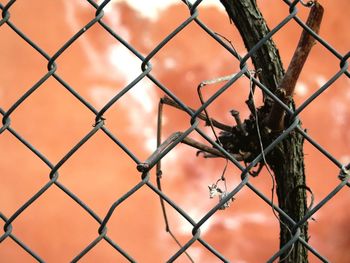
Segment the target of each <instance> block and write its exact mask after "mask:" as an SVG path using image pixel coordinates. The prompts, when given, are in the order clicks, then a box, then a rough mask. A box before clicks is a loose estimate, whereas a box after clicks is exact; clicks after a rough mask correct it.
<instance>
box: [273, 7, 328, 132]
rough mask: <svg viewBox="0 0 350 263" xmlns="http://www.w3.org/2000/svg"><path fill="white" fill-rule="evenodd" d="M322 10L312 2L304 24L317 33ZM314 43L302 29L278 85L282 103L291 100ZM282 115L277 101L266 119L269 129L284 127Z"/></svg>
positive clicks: (282, 112)
mask: <svg viewBox="0 0 350 263" xmlns="http://www.w3.org/2000/svg"><path fill="white" fill-rule="evenodd" d="M323 11H324V10H323V7H322V6H321V5H320V4H319V3H318V2H314V4H313V6H312V7H311V11H310V14H309V17H308V19H307V22H306V25H307V26H308V27H309V28H310V29H312V30H313V31H314V32H315V33H318V32H319V30H320V25H321V21H322V17H323ZM315 44H316V41H315V39H314V38H313V37H312V36H311V34H310V33H308V32H307V31H306V30H305V29H304V30H303V32H302V34H301V37H300V40H299V43H298V46H297V48H296V50H295V52H294V55H293V57H292V60H291V62H290V64H289V67H288V69H287V72H286V74H285V75H284V77H283V79H282V81H281V83H280V84H279V87H278V93H279V95H280V99H281V100H282V101H283V102H284V103H286V104H289V102H290V101H291V98H292V97H293V94H294V90H295V86H296V83H297V80H298V78H299V75H300V73H301V71H302V69H303V67H304V64H305V61H306V59H307V57H308V56H309V54H310V51H311V49H312V47H313V46H314V45H315ZM284 115H285V111H284V110H283V108H282V107H281V106H280V105H279V104H278V103H274V104H273V107H272V110H271V113H270V116H269V120H268V125H269V127H270V128H271V130H273V131H280V130H283V129H284Z"/></svg>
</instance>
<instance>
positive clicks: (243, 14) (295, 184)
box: [220, 0, 308, 263]
mask: <svg viewBox="0 0 350 263" xmlns="http://www.w3.org/2000/svg"><path fill="white" fill-rule="evenodd" d="M220 2H221V3H222V4H223V5H224V6H225V8H226V11H227V13H228V15H229V17H230V19H231V20H232V21H233V22H234V24H235V26H236V27H237V29H238V30H239V32H240V34H241V37H242V39H243V41H244V44H245V46H246V48H247V50H248V51H249V50H251V49H252V48H253V47H254V46H255V45H256V44H257V43H258V42H259V40H261V39H262V38H263V37H264V36H265V35H266V34H268V33H269V31H270V30H269V28H268V26H267V24H266V22H265V20H264V18H263V16H262V14H261V12H260V11H259V9H258V7H257V5H256V1H255V0H220ZM252 61H253V64H254V67H255V69H261V70H262V72H261V74H260V75H259V79H260V81H261V83H262V84H264V85H265V86H266V87H267V88H268V89H269V90H270V91H272V92H273V93H275V94H277V92H276V91H277V90H278V88H279V85H280V83H281V82H282V80H283V77H284V74H285V72H284V69H283V66H282V62H281V58H280V55H279V52H278V50H277V48H276V45H275V44H274V42H273V40H272V39H269V40H268V41H266V42H265V44H264V45H263V46H262V47H261V48H259V49H258V50H257V51H256V52H255V53H254V55H253V56H252ZM295 81H296V80H295ZM290 100H291V101H290V107H291V108H293V109H294V102H293V99H292V98H290ZM272 104H273V102H271V100H265V104H264V106H263V107H262V108H260V109H259V114H260V118H259V119H260V120H263V119H265V124H264V123H263V122H260V124H259V125H260V126H261V127H260V128H261V130H263V129H264V128H266V123H267V122H266V120H267V119H268V118H269V115H270V113H271V109H272ZM281 110H282V109H281ZM251 118H252V117H251ZM283 120H284V119H283ZM249 121H250V120H245V125H246V126H247V127H248V128H249V127H250V126H251V125H250V126H249ZM284 128H285V127H284ZM250 132H253V130H252V129H251V130H250ZM255 132H256V131H255ZM278 135H279V133H278V132H276V133H274V132H273V133H269V134H264V135H263V143H264V146H267V145H268V144H269V143H270V142H272V141H273V140H274V139H275V138H276V137H277V136H278ZM228 137H229V136H228V135H227V134H226V135H225V136H223V137H222V138H220V140H221V141H223V145H224V147H225V143H226V145H228V146H227V147H225V148H228V150H229V151H230V152H235V150H234V149H233V148H234V147H235V146H237V145H236V144H235V143H232V136H231V137H230V138H228ZM248 137H250V136H248ZM237 141H238V140H237ZM229 144H230V145H229ZM242 147H243V146H242ZM245 150H247V151H248V150H249V149H245ZM266 159H267V162H268V165H269V166H270V167H271V169H272V170H273V172H274V176H275V180H276V185H277V189H276V191H277V197H278V204H279V207H280V208H281V209H282V210H283V211H285V212H286V213H287V214H288V215H289V216H290V217H291V218H292V219H293V220H294V221H295V222H298V221H299V220H300V219H301V218H302V217H303V216H304V214H305V213H306V211H307V195H306V183H305V169H304V153H303V136H302V135H300V134H299V133H298V132H295V131H293V132H291V133H290V134H289V136H287V137H286V138H285V139H284V140H283V141H282V142H280V143H279V144H278V145H277V147H275V149H274V150H273V151H272V152H270V153H269V154H268V155H267V156H266ZM280 220H281V221H282V222H283V223H280V247H281V248H282V247H283V246H284V245H285V244H286V243H287V242H288V241H289V240H290V239H291V233H290V232H289V230H288V228H289V229H292V228H293V226H292V225H291V224H289V223H288V221H287V220H285V218H283V216H280ZM286 226H288V228H286ZM300 230H301V238H303V239H304V240H305V241H307V240H308V224H307V222H306V223H305V224H304V225H302V226H301V227H300ZM282 259H283V262H286V263H287V262H288V263H302V262H303V263H304V262H308V253H307V249H306V248H305V247H304V246H303V245H302V244H301V243H300V242H296V243H295V244H294V246H293V249H292V250H291V251H290V250H288V251H287V252H285V253H284V254H283V255H281V256H280V260H282Z"/></svg>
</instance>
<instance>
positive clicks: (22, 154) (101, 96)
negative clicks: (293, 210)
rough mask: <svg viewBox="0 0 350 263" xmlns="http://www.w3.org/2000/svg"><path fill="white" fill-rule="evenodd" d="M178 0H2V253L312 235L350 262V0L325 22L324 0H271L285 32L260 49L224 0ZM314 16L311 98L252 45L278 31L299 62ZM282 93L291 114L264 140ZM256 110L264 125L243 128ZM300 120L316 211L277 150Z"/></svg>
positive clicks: (150, 251) (105, 255)
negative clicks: (297, 51) (280, 76)
mask: <svg viewBox="0 0 350 263" xmlns="http://www.w3.org/2000/svg"><path fill="white" fill-rule="evenodd" d="M136 2H137V3H136ZM149 2H151V3H149ZM154 2H156V1H154ZM165 2H166V1H165ZM165 2H164V3H161V4H160V5H158V6H156V7H154V5H153V4H154V3H153V2H152V1H147V4H144V3H141V2H139V1H107V0H106V1H96V2H95V1H92V0H86V1H83V0H81V1H78V0H76V1H69V2H68V1H49V2H47V1H45V2H43V1H16V0H12V1H2V3H0V7H1V10H2V20H1V21H0V35H1V36H2V40H3V41H2V42H1V44H0V56H1V62H0V67H1V72H2V74H1V76H0V80H1V81H0V83H1V84H0V113H1V115H2V126H1V127H0V147H1V156H0V172H1V174H0V178H1V184H0V189H1V191H0V217H1V223H2V225H3V232H2V233H0V243H1V245H0V259H1V261H3V262H24V261H26V262H27V261H28V262H29V261H30V260H32V261H38V262H56V261H57V262H65V261H72V262H77V261H80V260H82V261H83V262H96V261H102V262H109V261H111V260H112V261H116V262H119V261H120V262H122V261H123V262H124V261H126V262H127V261H129V262H163V261H167V262H173V261H177V262H220V261H224V262H231V261H233V262H262V261H269V262H272V261H274V260H276V259H278V257H279V256H282V255H287V256H288V255H289V254H290V253H292V251H293V249H295V247H296V246H297V244H301V245H302V246H303V247H304V249H306V250H307V251H308V254H309V255H310V260H311V261H312V262H319V261H321V262H328V261H332V262H348V261H349V260H350V254H349V252H347V251H348V249H347V247H348V245H349V242H350V241H349V238H348V237H347V236H348V235H347V234H346V233H347V232H349V230H350V229H349V227H348V224H347V223H346V222H347V220H348V218H349V216H350V214H349V212H348V209H347V204H348V201H349V195H348V193H349V192H348V187H349V186H350V184H349V182H348V180H349V168H350V167H349V166H350V165H349V164H348V163H349V160H350V154H349V152H348V150H347V149H349V145H350V137H349V135H348V132H347V130H348V128H349V125H350V122H349V117H348V116H349V108H348V104H349V100H350V95H349V94H350V93H349V91H348V89H347V87H348V86H349V83H350V82H349V76H350V75H349V72H348V71H347V69H348V63H347V60H348V57H349V53H346V52H348V51H346V48H347V45H348V43H349V42H348V40H349V34H348V31H347V23H346V20H347V16H346V11H345V10H346V7H349V5H348V4H347V3H345V1H334V2H333V1H332V2H330V3H322V4H324V5H325V10H326V15H325V17H326V18H329V20H328V21H325V22H324V23H325V25H324V26H323V25H322V26H321V33H320V34H317V33H315V32H314V31H310V29H308V28H307V27H306V16H307V15H306V14H307V13H308V12H309V7H310V5H315V3H314V2H313V1H311V2H308V3H304V2H303V1H298V0H296V1H293V2H291V1H287V0H285V1H278V2H276V1H268V0H266V1H262V2H260V3H258V4H259V5H260V8H261V9H262V11H263V13H266V17H265V18H266V20H267V22H268V23H271V28H270V31H269V32H270V33H268V34H267V35H265V36H264V37H263V38H262V39H261V40H260V41H259V42H258V43H256V45H254V46H253V47H251V48H248V51H247V50H246V49H245V47H244V45H243V43H242V41H241V40H240V34H239V32H238V31H240V29H238V30H237V28H235V29H234V27H233V26H230V24H229V23H228V20H227V14H226V12H225V9H224V8H223V6H222V5H221V3H220V2H223V1H219V0H218V1H205V0H204V1H180V0H179V1H169V3H170V2H171V3H170V4H169V3H168V2H167V3H165ZM247 2H248V1H247ZM253 2H254V1H253ZM152 7H153V9H152ZM299 9H300V10H299ZM271 10H273V12H272V11H271ZM327 12H329V13H327ZM39 14H41V15H39ZM299 16H300V17H299ZM303 30H304V32H307V33H305V34H309V35H313V37H314V38H315V39H316V42H317V45H316V48H315V49H314V50H313V53H312V54H311V55H310V58H309V60H308V61H307V62H306V66H305V70H304V71H302V74H301V77H300V80H299V81H298V82H297V83H296V88H295V90H294V91H293V94H291V96H293V98H294V101H295V103H296V104H295V107H294V106H293V107H294V108H293V107H292V106H291V105H288V102H287V101H286V100H283V94H282V95H281V94H279V93H278V90H277V91H276V93H274V92H271V91H269V89H272V87H268V86H267V87H266V86H265V85H264V84H263V83H268V82H266V80H264V77H263V76H261V75H260V76H259V75H258V74H264V72H262V73H261V72H260V73H259V70H260V69H256V70H255V71H253V70H252V69H253V65H252V62H251V59H252V58H253V60H254V58H255V57H258V56H261V53H259V52H260V49H261V47H262V46H263V45H265V44H267V43H268V42H269V41H270V39H275V40H276V43H277V46H278V48H279V51H280V54H281V57H282V60H283V63H284V64H285V65H288V64H289V63H290V59H291V58H292V55H293V53H292V51H291V50H294V48H295V45H297V39H298V36H299V35H300V33H301V31H303ZM305 30H306V31H305ZM289 38H290V39H289ZM330 43H332V44H330ZM338 50H341V51H338ZM344 51H345V52H344ZM253 62H254V61H253ZM228 74H231V75H229V76H228V77H222V76H224V75H226V76H227V75H228ZM214 77H218V78H217V79H216V81H211V80H210V81H208V79H212V78H214ZM258 77H261V78H260V79H258ZM276 81H277V80H276ZM200 83H201V85H199V84H200ZM198 85H199V86H198ZM254 92H255V95H256V96H255V95H253V94H254ZM197 93H198V94H197ZM262 94H263V95H262ZM242 97H244V99H242ZM246 98H248V100H247V101H244V100H245V99H246ZM266 101H267V102H269V103H272V104H273V106H275V105H282V106H279V107H282V108H283V109H282V111H283V110H284V111H285V112H286V113H287V117H286V120H288V121H289V122H287V121H286V125H285V127H284V128H285V129H284V130H283V131H279V132H278V133H276V136H275V137H273V139H272V140H270V141H269V142H264V143H263V142H262V140H261V136H260V133H259V132H264V131H260V130H259V125H256V124H259V119H258V118H259V117H261V115H259V114H261V113H259V112H258V111H259V110H261V109H263V107H264V106H262V105H263V104H264V103H266ZM255 103H256V104H255ZM272 104H270V105H272ZM257 107H258V108H259V110H258V111H257ZM260 107H261V108H260ZM230 110H231V112H230ZM271 111H272V110H271ZM239 115H240V117H241V118H239ZM245 118H250V121H249V120H248V121H246V122H244V123H242V122H241V120H243V119H245ZM299 119H301V121H302V122H303V127H306V128H307V129H308V130H304V128H301V126H300V125H299V124H300V122H299ZM252 120H253V121H252ZM254 121H256V123H255V122H254ZM249 125H251V126H253V128H254V125H255V126H256V127H255V128H256V129H257V132H258V135H259V136H258V138H259V140H255V141H254V140H252V139H251V138H252V137H249V136H248V134H246V135H245V136H246V138H247V139H244V140H243V141H241V142H240V141H235V138H234V137H232V136H231V137H230V136H229V134H234V132H240V133H241V134H244V133H247V131H246V130H245V129H248V128H249V127H250V126H249ZM214 127H216V128H214ZM255 128H254V129H255ZM217 129H219V130H222V131H224V132H223V133H219V132H218V131H217ZM294 133H298V134H300V136H301V137H302V138H303V140H304V141H305V148H304V149H305V163H306V175H307V180H308V182H310V183H309V184H308V185H297V186H295V189H297V188H303V189H304V190H305V191H306V192H307V194H308V196H307V202H308V204H310V207H309V208H308V209H306V210H305V213H304V214H303V215H302V216H301V218H299V219H298V220H293V219H292V218H291V215H290V214H289V212H290V211H284V210H283V209H282V208H281V207H279V206H278V204H277V203H278V202H277V196H276V195H277V192H276V189H275V188H276V182H275V180H274V177H273V176H272V175H271V176H270V174H269V170H268V169H266V166H265V167H262V166H263V164H266V160H265V155H266V156H267V157H268V154H269V153H270V152H272V151H276V149H278V147H280V146H279V145H280V144H282V143H283V142H284V141H285V139H286V138H287V137H288V136H290V135H291V134H294ZM225 134H226V137H225ZM227 138H229V139H227ZM254 138H256V137H254ZM224 140H225V141H224ZM230 140H231V141H230ZM233 144H236V145H240V147H241V149H248V148H249V147H250V148H252V147H253V146H252V145H254V144H255V145H256V147H255V148H256V149H260V148H259V147H260V146H261V149H260V150H261V151H260V150H258V153H257V154H256V156H250V154H252V153H249V152H245V151H244V150H240V151H238V152H234V151H232V149H231V150H230V147H231V146H230V145H233ZM188 145H190V146H192V147H188ZM223 145H226V146H225V147H224V146H223ZM227 145H228V146H227ZM253 148H254V147H253ZM203 157H205V158H203ZM211 157H217V158H211ZM218 157H219V158H218ZM260 165H261V167H262V170H261V173H260V169H259V167H260ZM258 173H260V175H259V176H256V175H257V174H258ZM271 187H272V192H271ZM277 187H278V185H277ZM295 189H294V190H295ZM294 190H293V191H294ZM289 198H291V197H290V196H286V200H289ZM282 207H283V206H282ZM306 223H308V224H309V228H310V234H311V237H303V236H302V235H301V234H300V231H301V230H300V229H301V228H302V227H303V226H304V225H305V224H306ZM287 225H289V226H291V229H289V228H288V226H287ZM280 227H282V228H283V227H287V228H288V230H289V231H290V234H291V235H290V237H289V240H287V241H288V242H287V243H286V245H285V246H283V247H281V248H279V240H278V231H279V228H280ZM84 260H85V261H84Z"/></svg>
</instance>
